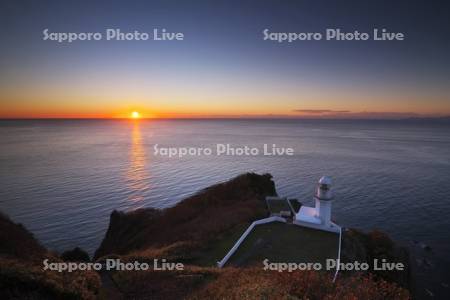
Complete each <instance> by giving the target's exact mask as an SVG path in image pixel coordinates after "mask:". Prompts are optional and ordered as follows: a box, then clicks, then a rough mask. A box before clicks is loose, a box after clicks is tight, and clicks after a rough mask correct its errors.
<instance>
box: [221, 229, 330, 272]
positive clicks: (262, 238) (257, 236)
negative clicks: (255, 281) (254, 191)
mask: <svg viewBox="0 0 450 300" xmlns="http://www.w3.org/2000/svg"><path fill="white" fill-rule="evenodd" d="M338 248H339V235H337V234H335V233H330V232H324V231H318V230H313V229H309V228H305V227H300V226H297V225H293V224H286V223H281V222H273V223H268V224H261V225H257V226H256V227H255V228H254V229H253V230H252V232H251V233H250V234H249V235H248V236H247V238H246V239H245V240H244V242H243V243H242V244H241V245H240V247H239V248H238V250H237V251H236V253H235V254H234V255H233V256H232V257H231V259H230V261H229V263H228V264H229V265H238V266H242V265H244V266H245V265H253V264H257V263H259V265H258V266H260V267H261V266H262V263H261V262H262V261H263V260H264V259H266V258H267V259H269V261H271V262H295V263H303V262H304V263H308V262H312V263H316V262H319V263H321V264H323V265H325V260H326V259H328V258H331V259H337V255H338Z"/></svg>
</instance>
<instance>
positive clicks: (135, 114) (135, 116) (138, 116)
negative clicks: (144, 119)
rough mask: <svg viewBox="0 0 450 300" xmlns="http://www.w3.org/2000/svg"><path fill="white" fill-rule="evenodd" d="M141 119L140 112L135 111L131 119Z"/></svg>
mask: <svg viewBox="0 0 450 300" xmlns="http://www.w3.org/2000/svg"><path fill="white" fill-rule="evenodd" d="M140 117H141V114H140V113H139V112H137V111H133V112H132V113H131V118H132V119H139V118H140Z"/></svg>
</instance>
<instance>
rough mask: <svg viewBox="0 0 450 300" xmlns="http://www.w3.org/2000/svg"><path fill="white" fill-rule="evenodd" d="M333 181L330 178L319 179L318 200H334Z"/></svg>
mask: <svg viewBox="0 0 450 300" xmlns="http://www.w3.org/2000/svg"><path fill="white" fill-rule="evenodd" d="M332 183H333V180H332V179H331V177H329V176H323V177H322V178H320V179H319V186H318V187H317V193H316V198H318V199H320V200H332V199H333V192H332V191H331V185H332Z"/></svg>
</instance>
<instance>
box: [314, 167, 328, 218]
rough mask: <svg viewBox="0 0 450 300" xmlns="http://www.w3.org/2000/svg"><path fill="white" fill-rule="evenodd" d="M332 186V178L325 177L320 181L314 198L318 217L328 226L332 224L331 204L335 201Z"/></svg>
mask: <svg viewBox="0 0 450 300" xmlns="http://www.w3.org/2000/svg"><path fill="white" fill-rule="evenodd" d="M331 185H332V180H331V177H328V176H323V177H322V178H320V180H319V185H318V187H317V192H316V195H315V196H314V200H315V204H316V213H317V217H318V218H319V219H320V220H321V221H322V223H323V224H324V225H326V226H329V225H330V222H331V202H332V201H333V191H332V190H331Z"/></svg>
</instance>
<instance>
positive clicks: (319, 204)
mask: <svg viewBox="0 0 450 300" xmlns="http://www.w3.org/2000/svg"><path fill="white" fill-rule="evenodd" d="M331 186H332V180H331V177H328V176H323V177H322V178H320V180H319V184H318V187H317V191H316V194H315V196H314V201H315V207H308V206H302V207H301V208H300V210H299V212H298V213H297V214H296V215H295V220H294V223H295V224H297V225H301V226H305V227H310V228H315V229H320V230H325V231H331V232H337V233H339V230H340V227H339V226H338V225H336V224H334V223H333V222H332V221H331V203H332V202H333V198H334V197H333V191H332V189H331Z"/></svg>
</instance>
